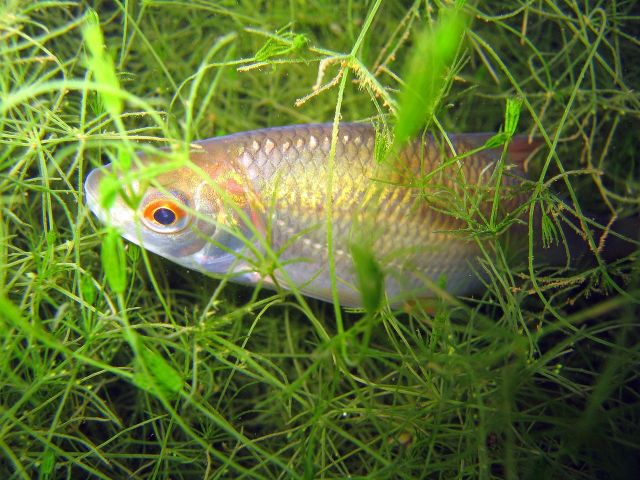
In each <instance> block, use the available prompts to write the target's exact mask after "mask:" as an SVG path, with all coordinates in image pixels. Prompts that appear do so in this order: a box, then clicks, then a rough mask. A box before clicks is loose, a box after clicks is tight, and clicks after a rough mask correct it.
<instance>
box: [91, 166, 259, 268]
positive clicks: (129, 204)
mask: <svg viewBox="0 0 640 480" xmlns="http://www.w3.org/2000/svg"><path fill="white" fill-rule="evenodd" d="M174 163H175V162H174ZM171 165H172V163H171V162H170V161H166V160H159V159H153V158H148V157H145V156H140V162H138V163H137V164H136V166H135V167H132V168H131V169H130V170H129V171H127V172H126V173H122V174H118V173H116V172H115V171H114V166H113V164H110V165H107V166H105V167H101V168H97V169H94V170H93V171H91V172H90V174H89V175H88V176H87V178H86V180H85V184H84V189H85V193H86V202H87V205H88V206H89V208H90V209H91V211H92V212H93V213H94V214H95V215H96V216H97V217H98V218H99V219H100V220H101V221H102V222H104V223H107V224H109V225H111V226H113V227H116V228H117V229H118V230H119V231H120V233H121V235H122V236H123V237H124V238H126V239H127V240H129V241H131V242H133V243H135V244H137V245H139V246H141V247H143V248H145V249H146V250H149V251H151V252H153V253H156V254H158V255H160V256H162V257H165V258H168V259H169V260H172V261H173V262H175V263H178V264H180V265H182V266H184V267H187V268H191V269H194V270H198V271H202V272H207V273H220V274H224V273H228V272H230V271H231V270H232V269H237V268H238V263H239V254H240V252H241V251H243V250H244V249H246V246H247V244H248V240H247V238H248V237H249V236H250V229H248V228H246V224H245V223H244V222H243V220H242V219H243V218H246V216H245V215H243V212H242V209H243V205H242V202H237V197H238V195H234V192H228V191H225V188H226V186H227V184H228V183H229V182H226V183H224V182H222V183H218V182H216V181H215V176H213V177H212V176H211V175H210V173H211V172H208V171H206V170H203V169H202V168H201V166H200V165H199V164H198V163H197V162H193V161H192V160H188V161H186V162H178V163H177V164H176V165H175V167H174V166H171ZM217 173H218V175H217V176H220V175H219V173H220V172H219V171H218V172H217ZM236 184H237V183H234V185H236ZM114 186H115V187H114ZM114 188H117V190H118V194H117V195H116V197H115V200H114V199H113V198H111V201H110V202H105V196H108V191H109V190H110V189H114ZM245 203H246V202H245ZM240 263H241V262H240Z"/></svg>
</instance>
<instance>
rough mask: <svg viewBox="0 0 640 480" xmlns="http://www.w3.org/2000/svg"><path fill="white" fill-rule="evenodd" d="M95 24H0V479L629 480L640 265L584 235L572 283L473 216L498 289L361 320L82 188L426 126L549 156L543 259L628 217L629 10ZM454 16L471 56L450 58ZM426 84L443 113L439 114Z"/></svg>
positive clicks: (129, 14) (279, 10)
mask: <svg viewBox="0 0 640 480" xmlns="http://www.w3.org/2000/svg"><path fill="white" fill-rule="evenodd" d="M86 3H91V4H92V9H88V8H87V7H86V6H84V5H82V4H80V3H79V2H73V1H55V0H52V1H48V2H35V1H33V2H25V1H19V0H9V1H6V2H4V3H3V4H2V6H0V59H1V62H0V70H1V72H2V73H1V76H0V79H1V81H2V82H1V89H2V91H1V96H0V124H1V127H2V128H1V130H0V131H1V133H0V135H1V136H0V139H1V145H2V146H1V149H0V326H1V327H2V330H3V331H4V336H3V347H2V351H1V354H0V473H2V474H3V478H32V477H40V478H65V477H69V478H82V477H92V478H105V479H106V478H150V477H151V478H172V479H177V478H203V477H204V478H347V477H351V478H361V477H364V476H367V477H371V478H421V477H422V478H462V477H464V478H476V477H477V478H504V477H506V478H572V479H574V478H594V477H611V478H623V477H626V476H627V474H630V473H631V472H636V471H638V469H640V461H639V460H638V459H639V458H640V454H639V450H640V442H639V441H638V435H637V432H638V430H639V429H640V398H639V397H640V388H639V387H640V380H639V379H638V372H640V348H639V346H640V336H639V335H638V328H639V327H638V320H637V319H638V317H639V313H640V308H639V306H638V304H639V302H640V274H639V271H638V269H639V265H638V253H637V251H636V252H635V253H632V254H631V255H629V256H627V257H624V258H620V259H613V260H609V263H605V262H604V260H603V259H602V256H601V255H600V250H599V247H600V245H598V244H597V238H595V239H592V248H593V250H594V252H593V254H592V255H591V257H592V261H590V262H585V263H584V264H581V265H578V266H572V267H571V268H565V267H544V266H539V265H538V264H537V263H534V262H533V260H532V259H531V258H529V259H527V258H525V259H524V261H521V260H512V259H510V258H508V257H507V256H506V255H504V254H503V252H502V250H501V249H500V246H499V243H498V242H497V241H493V240H492V239H493V238H494V237H496V238H497V236H498V233H500V232H501V231H502V230H504V227H505V225H501V224H500V216H499V214H498V213H496V212H497V208H496V209H495V210H493V211H492V213H491V216H490V218H489V219H488V222H487V223H485V224H481V223H477V222H474V221H472V220H473V219H471V218H470V219H469V222H468V223H469V232H467V233H468V234H469V235H472V236H474V235H475V236H482V237H483V238H489V241H488V242H487V243H486V245H487V247H486V248H487V249H491V252H492V253H489V252H488V253H487V256H486V258H485V259H483V264H482V266H483V268H484V269H485V270H486V272H487V275H488V280H487V284H486V291H485V292H484V293H483V294H482V295H479V296H476V297H475V298H468V299H454V298H449V297H447V296H443V297H442V298H439V299H438V300H436V301H435V302H434V303H433V304H432V305H431V306H430V308H423V306H422V305H420V304H418V305H413V306H411V308H409V307H407V308H406V309H405V310H404V311H397V310H394V309H391V308H389V306H388V305H385V304H384V301H383V302H382V303H380V302H379V301H378V300H379V299H378V298H376V299H375V301H372V302H369V304H368V311H367V312H363V311H357V310H348V311H345V310H341V309H334V308H333V306H332V305H330V304H327V303H323V302H318V301H313V300H306V299H303V298H302V297H299V296H297V295H295V296H294V295H291V294H290V293H288V292H286V291H278V292H271V291H264V290H259V289H255V290H254V289H252V288H250V287H245V286H238V285H234V284H233V283H229V282H228V281H227V280H228V279H225V278H222V279H220V278H218V279H210V278H207V277H205V276H203V275H200V274H197V273H194V272H190V271H188V270H185V269H182V268H180V267H177V266H175V265H173V264H171V263H170V262H168V261H165V260H163V259H161V258H159V257H157V256H155V255H152V254H148V253H147V252H145V251H143V250H141V249H140V248H138V247H136V246H135V245H132V244H127V243H126V242H124V241H122V240H121V239H120V237H119V235H118V234H117V233H116V232H115V231H114V230H111V229H109V228H108V227H104V226H102V225H100V224H98V222H97V221H96V219H95V218H94V217H92V216H91V214H90V213H89V211H88V209H87V208H86V206H85V205H84V198H83V191H82V185H83V181H84V178H85V177H86V174H87V172H88V171H89V170H90V169H92V168H94V167H96V166H98V165H101V164H103V163H105V162H115V164H116V165H118V167H119V168H121V169H123V170H124V171H126V169H127V168H128V165H129V164H130V163H131V162H132V157H133V152H134V151H136V150H139V149H150V148H155V147H161V146H166V145H167V144H171V145H174V146H178V145H183V146H184V145H185V144H187V143H188V142H189V141H191V140H194V139H200V138H207V137H211V136H215V135H221V134H226V133H233V132H238V131H245V130H251V129H254V128H260V127H266V126H277V125H286V124H292V123H311V122H320V121H332V120H334V119H336V120H337V119H342V120H354V121H355V120H367V119H369V120H372V121H374V122H375V123H376V125H378V126H379V128H380V131H381V138H383V139H384V138H390V134H389V132H390V131H392V130H391V129H389V128H387V127H388V126H393V125H396V124H397V125H401V127H399V130H397V131H400V132H407V131H408V132H410V134H413V132H414V131H415V125H416V123H417V122H422V123H421V125H428V126H429V128H430V129H433V130H435V131H447V132H453V131H462V132H472V131H496V132H498V131H502V132H503V135H501V136H499V137H497V138H496V142H497V145H500V144H502V143H503V142H504V141H505V140H508V138H509V137H510V135H511V134H513V133H514V132H515V131H517V132H518V133H525V134H531V135H534V136H537V137H540V138H541V139H542V140H543V142H544V145H543V147H542V148H541V150H540V152H539V153H538V155H537V156H536V157H535V158H534V159H533V160H532V161H531V162H530V164H529V165H528V167H529V170H530V178H531V179H532V185H531V187H532V188H531V191H530V196H531V201H530V206H531V207H532V208H531V209H527V210H526V211H524V212H523V214H524V215H525V216H526V215H529V214H530V212H532V211H533V205H538V207H537V208H542V210H543V211H544V212H545V215H544V220H543V223H542V224H543V226H544V229H545V232H544V238H545V241H547V242H550V243H552V242H556V241H561V239H557V238H556V237H557V235H556V233H557V229H555V228H554V222H555V221H556V220H557V219H558V218H560V217H561V216H562V213H563V210H566V209H569V210H571V211H572V212H573V214H574V215H576V216H577V218H578V219H580V220H581V221H580V222H579V223H580V226H579V227H580V228H583V229H584V228H585V227H586V224H587V223H586V222H587V219H586V217H585V215H586V213H585V212H589V213H590V214H591V213H593V214H594V215H597V217H594V218H598V219H602V220H599V223H601V224H602V226H603V227H608V223H609V222H612V221H613V220H615V219H617V218H631V219H633V218H634V217H635V218H636V219H637V218H638V215H639V214H640V194H639V192H640V171H639V170H640V159H639V156H638V155H639V154H638V152H639V151H640V140H639V138H638V133H637V130H638V124H639V123H640V122H639V120H640V118H639V117H640V93H639V91H640V65H639V64H638V62H637V51H638V49H639V48H640V37H639V30H638V24H640V17H638V11H637V9H635V10H634V9H633V7H634V3H635V2H632V1H598V0H590V1H583V2H578V1H575V0H573V1H572V0H535V1H522V0H500V1H495V2H494V1H492V2H469V1H468V2H460V1H458V2H448V1H444V0H442V1H433V2H432V1H415V2H414V3H410V2H395V1H389V2H382V1H351V2H341V3H339V6H336V3H335V2H325V1H324V0H318V1H314V2H300V1H291V2H288V3H284V2H264V3H260V4H257V5H256V3H255V2H249V1H242V0H241V1H238V2H209V1H204V0H198V1H181V0H176V1H164V0H145V1H141V2H136V1H122V2H121V1H114V2H101V1H95V2H86ZM454 3H455V5H454ZM489 4H490V6H489ZM454 8H459V9H460V12H461V13H460V15H461V16H460V17H459V18H458V20H451V18H449V20H447V21H449V22H451V23H450V24H449V26H451V25H453V26H455V28H457V29H458V30H459V32H460V35H461V37H460V38H457V37H456V36H455V35H453V38H449V39H448V42H449V43H446V44H444V43H442V41H440V43H438V42H439V41H438V40H437V39H438V38H440V37H438V36H437V35H433V34H432V32H433V31H437V30H434V29H437V28H438V26H437V25H438V22H439V21H441V20H439V19H441V18H443V10H444V9H447V11H449V10H451V9H454ZM448 31H449V32H450V31H451V29H449V30H448ZM434 39H436V40H434ZM414 47H415V48H414ZM443 49H449V50H450V52H448V51H447V52H444V50H443ZM416 51H417V52H423V51H424V52H428V53H429V54H430V55H437V54H438V52H439V53H441V54H442V57H440V58H436V57H430V58H431V60H430V62H431V64H432V65H435V66H436V67H437V68H436V69H435V71H441V75H434V76H433V77H432V78H429V79H427V80H425V75H427V74H428V73H429V72H428V71H431V72H433V71H434V70H433V69H423V68H422V67H423V65H422V64H421V63H420V61H419V58H418V60H416V53H414V52H416ZM421 69H422V70H421ZM438 69H440V70H438ZM427 70H428V71H427ZM425 82H430V83H428V84H427V83H425ZM403 88H405V90H404V92H405V93H404V94H403V93H401V92H402V91H403V90H402V89H403ZM411 88H414V89H418V90H420V91H423V92H428V95H427V98H423V99H421V100H420V102H422V103H421V105H424V107H425V108H424V110H425V112H426V113H425V117H424V118H420V115H419V113H420V112H419V111H418V112H417V113H416V111H415V109H413V110H412V109H411V108H410V107H407V106H406V105H410V106H411V101H410V99H409V100H407V97H406V92H407V91H409V89H411ZM403 95H405V97H403ZM505 105H507V106H508V107H505ZM505 109H506V114H505ZM407 111H410V113H403V112H407ZM431 112H433V116H431V115H429V113H431ZM398 115H399V116H400V119H398ZM408 118H409V119H408ZM403 122H404V123H403ZM402 129H404V130H402ZM402 135H405V134H401V136H402ZM407 135H408V134H407ZM390 148H393V146H392V145H391V146H390V145H385V144H382V147H381V152H382V154H384V153H385V152H388V151H389V149H390ZM332 181H333V182H339V181H340V179H339V178H337V177H336V178H333V179H332ZM120 186H121V185H119V184H113V185H111V187H112V188H106V189H105V191H104V192H103V193H104V194H105V201H106V202H108V201H109V196H110V195H111V196H114V195H116V194H118V189H119V188H120ZM559 197H561V198H563V199H564V202H559V201H558V200H557V198H559ZM499 200H500V197H499V192H497V191H496V192H495V201H496V202H497V203H499ZM497 203H496V204H497ZM531 229H533V224H532V226H531ZM535 233H536V232H533V230H530V232H529V235H533V234H535ZM611 235H613V233H611ZM523 247H524V248H525V249H526V247H527V246H526V245H523ZM360 256H361V257H362V258H363V259H364V260H363V261H362V262H363V265H361V267H362V269H363V271H365V272H367V271H375V265H370V264H369V265H368V264H367V262H368V257H367V252H366V251H364V250H363V251H362V252H360ZM367 268H369V270H367ZM365 276H366V274H365ZM443 280H444V279H443Z"/></svg>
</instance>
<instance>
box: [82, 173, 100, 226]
mask: <svg viewBox="0 0 640 480" xmlns="http://www.w3.org/2000/svg"><path fill="white" fill-rule="evenodd" d="M103 178H104V172H103V171H102V170H101V169H98V168H94V169H93V170H91V172H89V175H87V178H86V179H85V181H84V194H85V201H86V204H87V206H88V207H89V209H90V210H91V211H92V212H93V214H94V215H95V216H96V217H98V218H99V219H100V220H102V221H104V219H105V212H104V209H102V208H101V207H100V193H99V190H100V181H101V180H102V179H103Z"/></svg>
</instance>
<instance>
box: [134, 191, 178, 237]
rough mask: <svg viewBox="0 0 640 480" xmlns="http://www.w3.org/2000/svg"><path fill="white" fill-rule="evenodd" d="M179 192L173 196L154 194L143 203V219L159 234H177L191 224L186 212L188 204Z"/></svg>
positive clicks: (172, 194)
mask: <svg viewBox="0 0 640 480" xmlns="http://www.w3.org/2000/svg"><path fill="white" fill-rule="evenodd" d="M182 197H183V196H182V195H180V194H179V193H177V192H171V195H164V194H152V195H150V196H149V198H148V199H146V201H143V205H142V208H141V217H142V220H143V222H144V224H145V225H146V226H147V227H149V228H150V229H151V230H153V231H155V232H158V233H177V232H179V231H181V230H183V229H184V228H185V227H186V226H187V225H188V224H189V217H190V216H189V214H188V212H187V211H186V210H185V207H186V206H187V202H186V200H185V199H184V198H182Z"/></svg>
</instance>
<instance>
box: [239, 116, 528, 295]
mask: <svg viewBox="0 0 640 480" xmlns="http://www.w3.org/2000/svg"><path fill="white" fill-rule="evenodd" d="M331 134H332V125H331V124H324V125H312V126H304V127H299V126H294V127H282V128H274V129H268V130H262V131H258V132H250V133H248V134H237V135H232V136H230V137H228V140H227V141H228V143H229V146H230V148H228V150H227V152H228V155H229V160H230V162H231V164H233V163H236V160H235V159H234V158H233V152H234V151H235V150H236V149H237V143H240V144H246V145H248V144H249V143H251V144H253V145H254V146H256V143H255V142H257V148H254V149H253V151H254V153H253V158H254V159H255V161H254V162H249V163H247V162H246V161H245V162H242V163H243V166H244V167H245V168H246V171H245V172H243V173H244V174H246V175H247V177H248V178H249V179H251V181H252V184H253V188H254V193H257V194H258V196H259V197H262V198H263V199H264V201H265V202H267V199H273V200H271V201H273V208H272V210H273V211H274V212H275V213H274V218H273V219H272V222H271V224H270V228H271V240H272V244H271V246H272V248H273V249H274V250H275V251H277V252H279V255H280V259H281V261H282V262H283V263H286V264H287V265H288V266H287V268H286V270H287V274H288V276H289V277H291V279H293V281H294V282H295V283H296V284H297V285H298V287H301V290H302V291H303V292H304V293H306V294H308V295H312V296H320V297H321V298H325V299H326V298H330V286H331V283H330V278H329V273H328V272H329V269H328V258H329V255H328V245H327V228H326V227H327V211H326V207H327V198H328V195H327V192H328V191H327V186H328V181H327V180H328V179H327V175H328V165H329V150H330V141H331ZM486 138H488V137H487V136H486V135H485V136H482V139H486ZM451 139H452V141H453V143H454V145H455V146H456V148H457V149H458V150H459V151H466V150H468V149H470V148H473V147H475V146H477V145H476V144H477V143H478V142H475V143H476V144H474V142H470V141H469V140H468V139H464V137H462V138H459V137H456V136H453V137H451ZM288 142H290V143H292V144H295V145H296V149H295V150H292V149H285V148H283V145H284V144H287V143H288ZM267 145H268V147H269V148H268V151H266V149H265V146H267ZM423 145H424V144H423ZM374 148H375V130H374V129H373V127H371V126H370V125H359V124H341V125H340V129H339V132H338V143H337V145H336V154H335V159H334V177H333V178H334V180H333V188H332V193H333V210H332V224H333V227H332V244H333V247H334V252H338V254H337V255H335V256H334V259H335V266H336V273H337V276H338V282H339V284H340V285H341V288H343V289H344V291H345V292H348V294H346V293H345V295H343V300H344V303H347V304H359V296H358V292H357V287H356V278H355V275H354V269H353V264H352V259H351V256H350V254H349V251H350V244H351V243H352V242H363V241H365V242H369V241H370V244H369V245H368V248H370V249H371V250H372V252H373V253H374V254H375V256H376V258H377V259H378V261H379V262H380V264H381V267H382V269H383V271H384V272H385V274H386V275H387V280H386V291H387V294H388V295H389V296H390V297H391V298H393V297H397V296H399V295H401V293H402V292H413V293H416V294H418V295H420V294H421V293H422V292H423V291H424V290H425V282H424V278H423V276H424V275H427V276H428V277H430V279H431V280H432V281H436V280H438V279H439V278H440V276H446V277H447V285H448V288H449V290H450V291H452V292H453V293H468V292H469V291H470V289H471V288H472V287H473V286H474V285H475V284H477V281H478V279H477V277H476V276H475V275H474V273H473V269H474V266H475V265H476V257H477V256H478V254H479V250H478V246H477V244H475V243H474V242H473V241H470V240H468V239H464V238H462V236H461V235H459V234H456V233H452V232H451V231H452V230H457V229H461V228H464V227H465V226H466V223H465V222H462V221H460V220H456V219H454V218H453V217H451V216H450V215H446V214H443V213H441V212H438V211H436V210H434V209H433V208H432V207H431V206H430V205H429V203H428V202H427V201H425V200H421V199H420V197H419V195H418V194H417V193H416V189H414V188H408V187H406V186H394V185H388V184H384V183H380V182H377V181H375V180H374V179H375V178H385V179H386V180H387V181H391V182H394V181H395V182H402V181H405V182H406V181H408V182H409V183H410V182H412V181H414V180H415V179H416V178H420V177H421V176H423V175H424V174H425V173H428V172H431V171H432V170H433V169H434V168H436V167H437V166H439V165H440V163H441V162H442V156H441V155H438V154H436V152H439V149H438V148H437V147H436V145H435V139H433V137H428V138H427V142H426V148H424V147H423V148H421V144H420V143H418V142H414V143H412V144H411V145H410V146H409V147H407V148H406V149H405V150H404V151H403V152H402V153H401V154H400V156H399V158H398V159H397V164H399V165H400V166H401V168H399V169H390V168H388V167H387V166H386V165H385V164H378V163H377V162H376V160H375V158H374ZM276 151H277V152H279V155H278V156H277V157H276V156H275V155H274V154H273V152H276ZM263 157H269V158H270V160H269V161H268V163H269V165H270V168H269V169H265V168H264V164H263V162H262V161H261V159H262V158H263ZM497 158H498V155H497V154H496V152H495V151H492V152H490V153H484V154H481V155H478V156H477V157H470V158H467V159H465V160H464V161H463V167H462V169H463V176H464V180H466V181H467V182H469V183H471V184H473V183H477V182H479V181H480V179H481V176H482V175H481V173H482V171H483V170H485V169H486V168H487V167H488V166H489V167H490V169H491V165H493V164H495V162H496V160H497ZM238 163H239V162H238ZM452 170H455V169H448V170H446V171H445V172H443V175H442V176H441V178H437V177H438V176H436V178H434V180H438V182H437V183H440V184H441V185H442V186H444V187H446V188H449V189H455V188H456V187H458V186H459V184H458V182H457V181H455V180H452V179H451V176H452ZM485 173H486V175H485V177H486V178H487V179H488V178H489V176H490V173H491V172H490V171H488V172H485ZM447 174H448V175H447ZM510 182H511V183H513V184H516V181H515V180H514V177H513V176H505V178H504V181H503V183H506V184H507V183H510ZM365 199H367V200H366V201H365ZM360 217H361V218H362V220H359V218H360ZM354 225H358V227H357V229H358V230H359V231H358V232H357V234H356V232H354ZM301 232H304V233H301ZM402 277H404V278H402ZM281 280H282V278H281Z"/></svg>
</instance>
